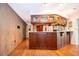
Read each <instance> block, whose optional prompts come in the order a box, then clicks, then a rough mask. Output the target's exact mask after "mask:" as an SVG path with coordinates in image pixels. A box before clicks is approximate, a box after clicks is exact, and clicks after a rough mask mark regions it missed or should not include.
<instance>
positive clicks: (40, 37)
mask: <svg viewBox="0 0 79 59" xmlns="http://www.w3.org/2000/svg"><path fill="white" fill-rule="evenodd" d="M29 36H30V37H29V38H30V40H29V49H51V50H57V49H60V48H62V47H64V46H65V45H67V44H69V42H70V34H69V33H64V32H63V33H62V35H61V32H30V33H29Z"/></svg>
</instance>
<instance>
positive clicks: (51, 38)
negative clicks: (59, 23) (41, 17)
mask: <svg viewBox="0 0 79 59" xmlns="http://www.w3.org/2000/svg"><path fill="white" fill-rule="evenodd" d="M46 39H47V48H48V49H57V33H56V32H53V33H51V32H50V33H47V38H46Z"/></svg>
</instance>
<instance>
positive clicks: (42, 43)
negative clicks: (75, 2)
mask: <svg viewBox="0 0 79 59" xmlns="http://www.w3.org/2000/svg"><path fill="white" fill-rule="evenodd" d="M37 40H38V43H39V45H40V47H39V49H47V46H46V44H48V43H47V39H46V33H44V32H41V33H38V38H37Z"/></svg>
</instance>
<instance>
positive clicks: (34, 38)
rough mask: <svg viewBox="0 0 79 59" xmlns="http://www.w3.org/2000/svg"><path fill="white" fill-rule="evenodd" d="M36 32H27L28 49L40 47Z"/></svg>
mask: <svg viewBox="0 0 79 59" xmlns="http://www.w3.org/2000/svg"><path fill="white" fill-rule="evenodd" d="M37 36H38V34H37V33H30V34H29V38H30V39H29V41H30V42H29V48H30V49H32V48H33V49H37V48H38V47H40V45H39V39H38V38H37Z"/></svg>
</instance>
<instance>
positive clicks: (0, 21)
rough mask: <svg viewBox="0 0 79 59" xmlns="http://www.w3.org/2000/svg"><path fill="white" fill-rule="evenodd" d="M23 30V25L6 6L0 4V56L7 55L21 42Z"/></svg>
mask: <svg viewBox="0 0 79 59" xmlns="http://www.w3.org/2000/svg"><path fill="white" fill-rule="evenodd" d="M18 25H19V26H20V29H17V26H18ZM24 28H25V23H24V22H23V20H22V19H21V18H20V17H19V16H18V15H17V14H16V13H15V12H14V11H13V10H12V9H11V8H10V7H9V6H8V4H0V55H8V54H9V53H10V52H12V51H13V50H14V49H15V48H16V47H17V45H18V44H19V43H21V42H22V40H23V38H24Z"/></svg>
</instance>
